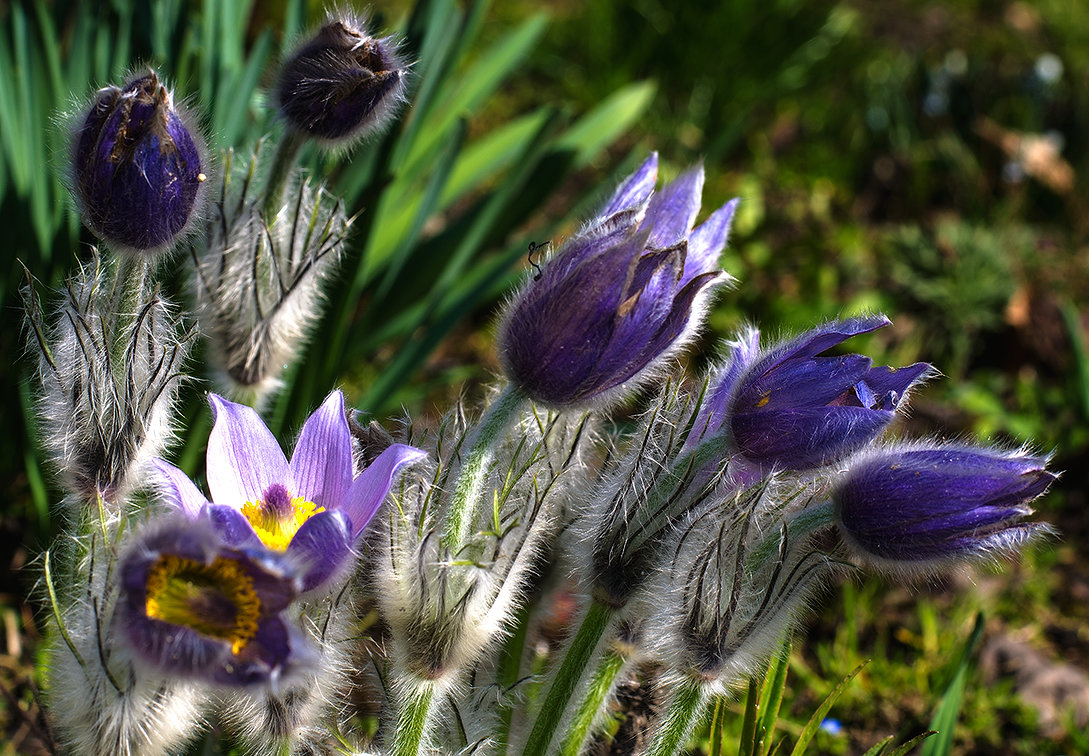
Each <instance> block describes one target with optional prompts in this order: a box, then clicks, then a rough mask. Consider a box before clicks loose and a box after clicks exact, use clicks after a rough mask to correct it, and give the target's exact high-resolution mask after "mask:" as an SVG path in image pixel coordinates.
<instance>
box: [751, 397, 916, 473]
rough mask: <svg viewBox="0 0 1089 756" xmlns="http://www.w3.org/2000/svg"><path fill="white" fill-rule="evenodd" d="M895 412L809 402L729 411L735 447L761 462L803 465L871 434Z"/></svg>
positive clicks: (814, 463)
mask: <svg viewBox="0 0 1089 756" xmlns="http://www.w3.org/2000/svg"><path fill="white" fill-rule="evenodd" d="M895 417H896V415H895V413H892V412H885V411H878V410H871V409H864V408H862V407H815V408H809V409H786V410H776V411H771V412H762V411H757V412H746V413H741V414H738V415H734V417H733V421H732V423H731V429H732V431H733V434H734V438H735V439H737V446H738V450H739V451H740V452H741V453H742V454H744V455H745V456H746V457H747V458H748V459H750V460H752V461H755V462H759V463H760V464H761V465H762V466H764V467H776V468H779V469H789V470H808V469H811V468H814V467H819V466H820V465H823V464H827V463H828V462H831V461H832V460H834V459H836V458H838V457H842V456H844V455H846V454H848V453H850V452H852V451H854V450H855V449H858V448H859V447H860V446H862V445H863V444H865V443H866V442H868V441H870V440H871V439H873V438H874V437H875V436H876V435H877V434H879V433H880V432H881V431H883V430H884V429H885V427H886V426H888V424H889V423H891V422H892V420H893V418H895Z"/></svg>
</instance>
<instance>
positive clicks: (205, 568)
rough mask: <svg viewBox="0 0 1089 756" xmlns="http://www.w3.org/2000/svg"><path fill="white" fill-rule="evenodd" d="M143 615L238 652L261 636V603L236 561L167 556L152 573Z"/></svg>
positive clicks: (249, 579) (157, 562) (163, 557)
mask: <svg viewBox="0 0 1089 756" xmlns="http://www.w3.org/2000/svg"><path fill="white" fill-rule="evenodd" d="M145 611H146V612H147V616H148V617H151V618H152V619H157V620H162V621H163V622H169V623H170V624H172V625H179V626H181V627H187V628H189V629H191V630H194V631H196V632H198V633H200V634H201V635H205V636H208V637H210V638H216V639H218V640H222V641H227V642H229V643H230V644H231V652H232V653H234V654H237V653H239V652H240V651H241V650H242V649H243V648H245V646H246V644H247V643H249V642H250V640H251V639H252V638H253V636H254V635H256V634H257V619H258V617H259V616H260V614H261V600H260V599H259V598H258V596H257V591H256V590H254V587H253V578H251V577H250V576H249V575H247V574H246V572H245V571H244V570H243V569H242V566H241V565H240V564H239V563H238V561H237V560H234V559H227V558H224V557H219V558H218V559H216V560H215V561H214V562H212V563H211V564H202V563H201V562H197V561H195V560H193V559H186V558H184V557H179V556H175V555H174V554H164V555H163V556H160V557H159V559H158V561H156V562H155V564H154V565H153V566H152V567H151V571H150V572H149V573H148V577H147V604H146V608H145Z"/></svg>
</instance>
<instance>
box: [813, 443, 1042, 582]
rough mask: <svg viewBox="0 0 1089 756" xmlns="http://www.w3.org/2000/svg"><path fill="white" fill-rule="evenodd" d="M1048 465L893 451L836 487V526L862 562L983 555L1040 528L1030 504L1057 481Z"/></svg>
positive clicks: (1020, 458) (949, 449)
mask: <svg viewBox="0 0 1089 756" xmlns="http://www.w3.org/2000/svg"><path fill="white" fill-rule="evenodd" d="M1045 464H1046V460H1044V459H1042V458H1039V457H1034V456H1031V455H1027V454H1021V453H1017V454H1010V453H1004V452H996V451H993V450H990V449H975V448H971V447H964V446H959V445H948V446H933V447H923V448H918V447H909V448H907V449H890V450H888V451H885V452H882V453H880V454H878V455H874V456H871V457H867V458H865V459H863V460H862V461H861V462H860V463H858V464H857V465H855V466H853V467H852V468H851V469H850V470H849V471H848V472H847V473H846V474H845V475H844V477H843V478H842V480H841V481H840V483H839V484H838V485H837V486H836V488H835V490H834V491H833V494H832V500H833V502H834V503H835V507H836V520H837V522H838V524H839V526H840V528H841V530H842V531H843V533H844V534H845V535H846V536H847V540H848V542H849V543H850V544H851V545H852V546H853V547H854V548H855V549H856V550H857V551H859V552H860V554H861V555H862V556H863V557H866V558H872V559H876V560H877V561H878V562H879V563H882V562H893V563H904V564H910V563H912V562H926V561H929V560H934V559H945V558H956V557H963V556H973V555H974V556H983V555H986V554H987V553H988V551H989V550H990V549H992V548H994V547H996V546H997V547H1001V546H1003V545H1005V546H1010V545H1016V544H1017V543H1019V542H1021V541H1022V540H1024V538H1026V537H1027V536H1030V535H1032V534H1033V532H1035V531H1038V530H1042V529H1043V528H1042V527H1034V526H1032V525H1024V524H1021V523H1020V520H1021V518H1023V517H1024V516H1025V515H1027V514H1030V513H1031V509H1030V508H1029V506H1028V505H1029V503H1030V502H1032V500H1033V499H1035V498H1036V497H1038V496H1040V495H1042V494H1043V493H1044V492H1045V491H1046V490H1047V488H1048V486H1050V484H1051V483H1052V481H1054V480H1055V477H1056V476H1055V475H1054V474H1053V473H1050V472H1048V471H1047V470H1046V469H1044V466H1045Z"/></svg>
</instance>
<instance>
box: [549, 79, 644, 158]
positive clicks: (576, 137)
mask: <svg viewBox="0 0 1089 756" xmlns="http://www.w3.org/2000/svg"><path fill="white" fill-rule="evenodd" d="M654 91H655V86H654V83H653V82H649V81H639V82H636V83H634V84H629V85H627V86H626V87H622V88H621V89H618V90H617V91H616V92H614V93H613V94H612V95H610V96H609V97H607V98H605V100H604V101H603V102H602V103H601V104H600V105H598V106H597V107H595V108H594V109H593V110H591V111H590V112H589V113H587V114H586V115H584V116H583V117H582V118H580V119H579V120H578V121H577V122H576V123H575V124H574V125H573V126H572V127H571V128H570V129H568V130H567V132H566V133H565V134H564V135H563V136H562V137H560V138H559V139H558V140H557V146H558V147H559V148H561V149H568V150H571V151H572V152H574V153H575V160H574V165H575V167H576V168H579V167H582V166H584V165H586V164H587V163H589V162H590V161H591V160H593V159H594V157H596V156H597V154H598V153H599V152H601V150H603V149H604V148H606V147H608V146H609V145H610V144H612V143H613V142H614V141H616V139H617V138H618V137H619V136H620V135H622V134H623V133H624V132H626V131H627V130H628V129H630V128H631V127H632V125H633V124H634V123H635V122H636V121H638V120H639V118H640V117H642V115H643V113H645V112H646V109H647V107H648V106H649V105H650V103H651V101H652V100H653V99H654Z"/></svg>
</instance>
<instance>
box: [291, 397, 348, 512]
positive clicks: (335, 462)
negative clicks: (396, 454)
mask: <svg viewBox="0 0 1089 756" xmlns="http://www.w3.org/2000/svg"><path fill="white" fill-rule="evenodd" d="M291 474H292V477H293V478H294V480H295V485H296V486H298V489H297V490H296V491H295V493H296V494H298V495H299V496H302V497H303V498H304V499H306V500H307V501H312V502H314V503H315V504H317V505H318V506H319V507H324V508H326V509H332V508H335V507H336V506H337V505H338V504H339V503H340V501H341V499H343V498H344V495H345V494H346V493H347V492H348V486H350V485H351V483H352V437H351V432H350V431H349V430H348V421H347V418H346V417H345V415H344V395H343V394H342V393H341V392H339V391H334V392H333V393H331V394H329V396H328V397H327V398H326V400H325V402H324V403H322V405H321V407H319V408H318V410H317V411H316V412H314V414H312V415H311V416H310V417H309V418H307V420H306V423H305V424H304V425H303V429H302V433H300V434H299V440H298V443H296V444H295V451H294V452H292V454H291Z"/></svg>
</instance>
